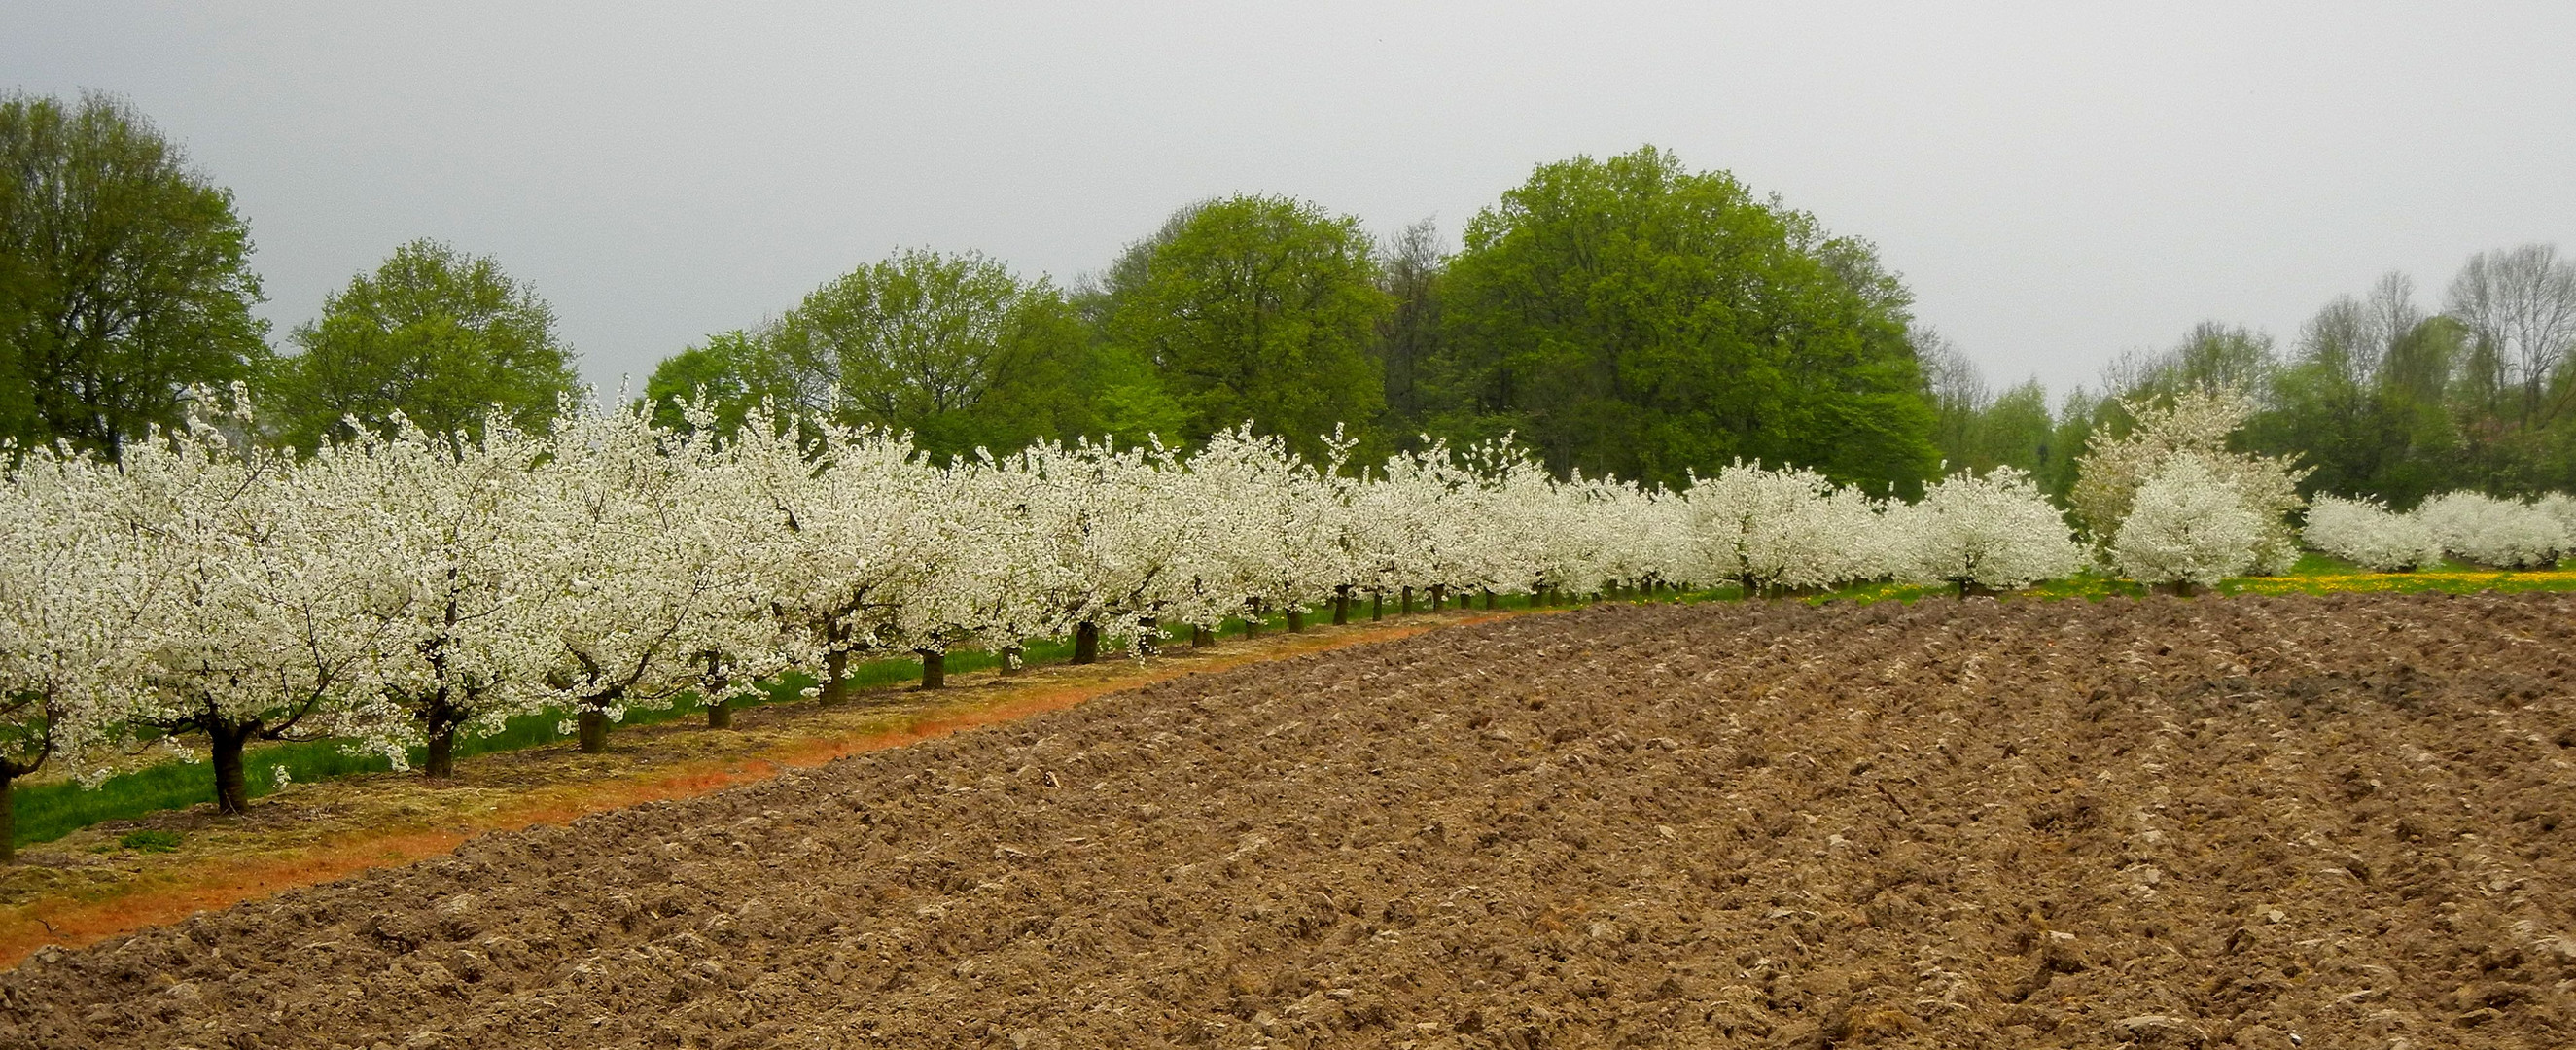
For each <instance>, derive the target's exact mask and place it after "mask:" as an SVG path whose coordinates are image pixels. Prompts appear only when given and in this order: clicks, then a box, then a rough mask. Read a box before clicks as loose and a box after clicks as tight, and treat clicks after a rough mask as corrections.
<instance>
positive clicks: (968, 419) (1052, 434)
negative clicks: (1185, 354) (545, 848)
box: [645, 250, 1172, 455]
mask: <svg viewBox="0 0 2576 1050" xmlns="http://www.w3.org/2000/svg"><path fill="white" fill-rule="evenodd" d="M645 396H646V397H647V398H648V399H650V400H651V401H652V402H653V404H654V413H655V416H656V418H657V419H658V420H659V421H661V422H662V423H664V424H665V425H669V426H686V425H687V421H686V419H685V413H684V412H683V411H682V409H681V405H682V404H683V403H684V402H686V401H687V400H689V399H690V398H692V397H703V398H704V399H705V400H706V403H707V406H708V408H709V409H710V410H711V411H713V413H714V415H715V419H714V422H715V424H716V425H717V426H719V427H722V428H725V429H728V430H729V429H731V428H733V427H737V426H740V425H741V423H742V420H743V418H744V416H745V414H746V413H747V412H748V411H749V410H750V408H751V407H752V406H754V405H757V404H759V403H761V402H762V401H764V400H765V401H767V402H769V403H770V404H772V405H775V406H777V407H778V408H779V409H781V410H785V411H793V412H799V413H808V414H813V415H817V416H820V417H823V418H829V419H832V420H835V421H838V422H840V423H844V424H849V425H868V426H877V427H882V428H885V429H889V430H895V431H909V432H911V433H912V435H913V440H914V442H915V443H916V444H917V445H919V446H920V447H921V448H922V449H924V450H925V451H928V452H931V453H933V454H935V455H955V454H962V453H967V452H971V451H972V450H974V449H976V448H979V447H981V448H990V449H994V450H997V451H1007V450H1011V449H1017V448H1019V447H1021V446H1024V445H1027V444H1028V443H1029V442H1031V441H1034V440H1038V439H1041V438H1056V437H1071V436H1078V435H1086V434H1116V435H1120V436H1127V437H1130V438H1137V437H1142V436H1143V433H1144V431H1132V432H1131V431H1130V430H1128V429H1127V428H1130V427H1135V426H1139V425H1143V426H1147V427H1152V426H1156V425H1160V426H1164V427H1168V426H1169V425H1170V418H1171V415H1172V413H1171V412H1170V411H1169V410H1168V405H1167V403H1165V402H1164V401H1163V400H1162V398H1161V392H1160V387H1159V384H1158V383H1157V382H1156V380H1155V377H1154V376H1153V375H1152V374H1151V372H1150V370H1147V369H1144V368H1141V367H1139V366H1138V365H1137V363H1136V362H1134V361H1132V360H1129V359H1126V358H1124V357H1121V356H1120V355H1118V354H1115V353H1113V352H1111V351H1109V350H1108V349H1107V348H1103V347H1100V346H1097V345H1095V344H1094V340H1093V339H1092V337H1091V334H1090V331H1089V329H1088V327H1087V326H1086V324H1085V322H1084V320H1083V318H1082V316H1081V314H1080V312H1079V311H1077V310H1076V308H1075V307H1074V305H1073V304H1072V303H1071V302H1070V301H1068V300H1067V299H1066V298H1065V296H1064V294H1063V292H1062V291H1060V290H1058V289H1057V288H1056V286H1055V285H1054V284H1053V283H1052V282H1050V281H1047V280H1046V279H1044V278H1040V279H1038V280H1035V281H1025V280H1022V279H1020V278H1019V277H1017V276H1016V275H1014V274H1012V273H1011V271H1010V270H1009V268H1008V267H1005V266H1004V265H1002V264H1001V263H999V262H997V261H994V260H992V259H990V258H987V257H985V256H983V255H982V254H979V253H975V252H966V253H962V254H954V255H950V254H943V253H939V252H933V251H927V250H905V251H900V252H897V253H895V254H894V255H892V256H890V257H888V258H886V259H884V260H881V261H879V262H874V263H869V264H866V265H862V266H860V267H858V268H856V269H854V270H852V271H851V272H849V273H847V274H844V275H842V276H841V277H838V278H835V279H833V280H831V281H829V282H826V283H825V284H824V285H823V286H821V287H819V288H816V289H815V290H814V291H813V292H811V293H809V294H807V295H806V296H805V298H804V300H803V301H802V302H800V303H798V304H797V306H796V307H795V309H792V310H790V311H788V312H787V313H786V315H785V316H783V317H781V318H779V319H778V320H777V321H775V322H773V323H771V324H767V325H764V326H762V327H760V328H759V329H757V330H751V331H734V332H727V333H724V334H721V335H717V336H713V337H710V338H709V339H708V340H707V342H706V343H705V344H704V345H701V346H696V347H691V348H689V349H688V350H686V351H683V352H682V353H680V354H678V355H675V356H673V357H671V358H669V359H667V360H665V361H663V362H662V364H661V366H660V367H658V368H656V369H655V370H654V373H653V376H652V378H651V379H650V380H649V381H647V383H646V384H645Z"/></svg>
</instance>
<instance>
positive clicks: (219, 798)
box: [206, 718, 259, 813]
mask: <svg viewBox="0 0 2576 1050" xmlns="http://www.w3.org/2000/svg"><path fill="white" fill-rule="evenodd" d="M258 729H259V724H258V723H256V722H246V723H235V722H231V721H227V720H224V719H220V718H219V719H216V720H215V723H214V724H213V725H211V726H208V727H206V736H207V737H208V738H209V739H210V740H211V741H212V742H213V744H214V747H213V751H214V755H213V757H214V760H215V809H216V810H217V811H218V812H222V813H240V812H242V811H244V810H246V809H249V808H250V781H249V780H247V779H245V778H244V777H243V776H242V747H243V746H244V745H246V744H248V743H250V738H251V734H252V733H254V732H256V731H257V730H258Z"/></svg>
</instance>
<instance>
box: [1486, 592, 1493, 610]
mask: <svg viewBox="0 0 2576 1050" xmlns="http://www.w3.org/2000/svg"><path fill="white" fill-rule="evenodd" d="M1493 609H1494V589H1493V588H1491V587H1487V588H1485V611H1487V612H1492V611H1493Z"/></svg>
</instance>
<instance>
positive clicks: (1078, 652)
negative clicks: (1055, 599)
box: [1073, 620, 1100, 664]
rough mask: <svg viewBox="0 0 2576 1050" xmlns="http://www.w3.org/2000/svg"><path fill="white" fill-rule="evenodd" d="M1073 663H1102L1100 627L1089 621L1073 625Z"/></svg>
mask: <svg viewBox="0 0 2576 1050" xmlns="http://www.w3.org/2000/svg"><path fill="white" fill-rule="evenodd" d="M1073 662H1075V663H1078V664H1096V663H1099V662H1100V625H1099V624H1096V623H1093V622H1091V621H1089V620H1084V621H1083V622H1081V623H1078V624H1075V625H1073Z"/></svg>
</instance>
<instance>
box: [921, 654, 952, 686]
mask: <svg viewBox="0 0 2576 1050" xmlns="http://www.w3.org/2000/svg"><path fill="white" fill-rule="evenodd" d="M918 652H920V653H921V687H922V688H924V689H946V688H948V654H947V653H942V652H932V651H930V650H928V649H922V650H918Z"/></svg>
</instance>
